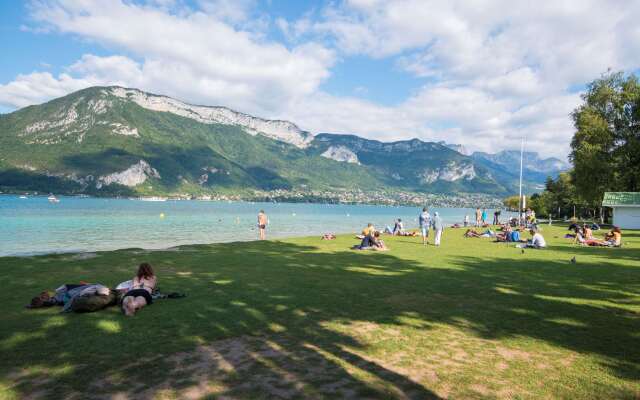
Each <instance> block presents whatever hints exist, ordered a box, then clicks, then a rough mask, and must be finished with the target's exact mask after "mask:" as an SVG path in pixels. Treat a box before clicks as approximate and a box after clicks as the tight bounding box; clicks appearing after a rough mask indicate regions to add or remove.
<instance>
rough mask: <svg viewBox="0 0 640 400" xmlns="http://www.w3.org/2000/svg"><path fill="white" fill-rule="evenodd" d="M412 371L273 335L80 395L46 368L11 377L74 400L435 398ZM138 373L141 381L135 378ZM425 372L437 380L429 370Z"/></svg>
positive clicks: (27, 391) (39, 394)
mask: <svg viewBox="0 0 640 400" xmlns="http://www.w3.org/2000/svg"><path fill="white" fill-rule="evenodd" d="M372 329H373V328H372ZM354 371H361V372H363V373H365V374H369V375H372V376H374V377H375V380H376V383H375V384H368V383H366V382H363V381H362V380H361V379H358V378H356V377H355V376H354ZM410 372H411V371H410V370H406V371H402V370H401V371H391V370H387V369H385V367H384V366H381V365H379V364H376V363H375V361H374V360H371V359H365V358H360V357H359V356H357V355H355V354H353V353H350V352H347V351H343V350H340V349H338V348H335V347H331V346H330V347H329V348H323V347H318V346H316V345H309V344H304V343H298V342H296V341H294V340H292V339H290V338H287V337H285V336H282V335H274V336H269V337H253V336H241V337H236V338H230V339H225V340H219V341H216V342H213V343H211V344H208V345H201V346H198V347H197V348H196V349H194V350H192V351H188V352H181V353H176V354H173V355H171V356H169V357H155V358H153V359H145V360H141V361H140V362H138V363H135V364H129V365H125V366H123V367H122V368H121V369H119V370H118V371H117V372H112V373H110V375H108V376H103V377H100V378H97V379H95V380H93V381H91V382H87V383H86V385H85V388H86V390H85V389H82V390H83V391H82V392H78V391H77V390H70V388H66V390H65V388H61V387H60V386H59V383H58V382H55V379H53V377H52V376H48V374H47V373H46V371H39V372H38V374H33V373H29V372H27V371H24V372H21V373H17V374H14V375H12V377H11V380H12V381H14V382H15V384H16V385H19V386H20V389H21V393H23V395H24V396H25V398H30V399H44V398H51V397H55V396H56V393H57V392H56V391H57V390H61V389H62V390H63V391H64V392H65V393H66V395H65V396H64V397H65V398H77V399H85V398H92V399H128V398H145V399H147V398H149V399H150V398H181V399H200V398H204V397H207V398H208V397H212V398H219V397H221V398H230V399H233V398H278V399H294V398H296V399H297V398H342V399H356V398H362V397H363V396H364V397H373V398H379V397H385V396H388V395H389V394H393V395H392V396H391V397H395V398H430V397H433V396H432V395H430V394H429V392H428V391H426V390H423V389H422V388H421V386H420V385H418V384H416V383H415V382H413V381H412V380H411V379H410V378H405V375H404V373H406V375H411V373H410ZM141 374H142V375H144V376H145V380H144V383H141V382H143V380H140V379H137V378H138V377H139V376H141ZM425 374H426V375H428V376H429V378H430V379H437V376H436V375H435V372H433V371H425ZM425 374H422V373H421V374H419V376H416V377H419V378H422V377H423V375H425ZM355 375H357V374H355ZM380 382H382V383H380ZM56 386H57V387H56Z"/></svg>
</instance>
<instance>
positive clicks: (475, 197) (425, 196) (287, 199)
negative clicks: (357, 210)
mask: <svg viewBox="0 0 640 400" xmlns="http://www.w3.org/2000/svg"><path fill="white" fill-rule="evenodd" d="M31 193H33V194H31ZM53 194H54V195H57V196H58V197H66V198H91V199H119V200H138V201H144V199H146V198H158V197H160V198H164V199H166V200H164V201H174V202H175V201H201V202H243V203H278V204H322V205H358V206H365V205H366V206H378V207H422V206H424V205H428V206H430V207H438V208H474V207H476V206H477V205H480V206H482V207H485V208H504V204H503V202H502V198H501V197H500V196H497V195H491V194H485V193H458V194H453V193H449V194H447V193H416V192H401V191H397V192H396V191H353V192H347V191H344V192H343V191H336V192H322V193H321V194H318V193H313V192H296V191H282V190H275V191H273V192H255V193H253V194H252V195H248V196H247V195H242V194H222V193H219V194H215V193H214V194H199V195H181V194H175V193H174V194H166V193H164V194H154V193H145V194H142V193H139V194H135V195H126V196H118V195H115V196H114V195H108V194H107V195H105V196H99V195H96V194H95V193H92V194H85V193H73V194H69V193H66V194H65V193H53ZM23 195H26V196H29V197H47V196H48V195H49V194H48V193H43V192H39V191H34V192H29V191H11V192H1V193H0V197H2V196H8V197H11V196H14V197H19V196H23Z"/></svg>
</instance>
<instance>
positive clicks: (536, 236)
mask: <svg viewBox="0 0 640 400" xmlns="http://www.w3.org/2000/svg"><path fill="white" fill-rule="evenodd" d="M529 232H530V233H531V234H532V235H533V237H532V238H531V243H528V244H527V247H532V248H536V249H542V248H545V247H547V242H545V240H544V237H542V234H540V232H537V231H535V230H533V229H531V230H530V231H529Z"/></svg>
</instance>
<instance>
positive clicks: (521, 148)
mask: <svg viewBox="0 0 640 400" xmlns="http://www.w3.org/2000/svg"><path fill="white" fill-rule="evenodd" d="M523 155H524V136H523V137H522V140H521V141H520V193H519V195H518V222H519V223H520V225H522V206H523V204H522V158H523Z"/></svg>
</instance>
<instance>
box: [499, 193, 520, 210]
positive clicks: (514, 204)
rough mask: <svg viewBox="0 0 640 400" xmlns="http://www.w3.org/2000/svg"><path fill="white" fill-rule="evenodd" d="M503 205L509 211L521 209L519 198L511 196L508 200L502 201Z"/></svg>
mask: <svg viewBox="0 0 640 400" xmlns="http://www.w3.org/2000/svg"><path fill="white" fill-rule="evenodd" d="M502 204H504V206H505V207H507V208H508V209H509V210H517V209H518V207H519V200H518V196H510V197H507V198H506V199H504V200H502Z"/></svg>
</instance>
